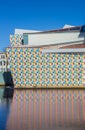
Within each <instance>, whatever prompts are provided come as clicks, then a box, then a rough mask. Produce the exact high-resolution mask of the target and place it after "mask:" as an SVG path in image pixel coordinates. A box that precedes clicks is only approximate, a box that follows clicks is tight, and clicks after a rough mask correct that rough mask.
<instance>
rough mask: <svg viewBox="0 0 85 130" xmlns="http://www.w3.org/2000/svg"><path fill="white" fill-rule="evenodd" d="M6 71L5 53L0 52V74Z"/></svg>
mask: <svg viewBox="0 0 85 130" xmlns="http://www.w3.org/2000/svg"><path fill="white" fill-rule="evenodd" d="M6 70H7V58H6V53H5V52H0V72H4V71H6Z"/></svg>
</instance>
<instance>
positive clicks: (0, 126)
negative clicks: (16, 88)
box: [0, 87, 13, 130]
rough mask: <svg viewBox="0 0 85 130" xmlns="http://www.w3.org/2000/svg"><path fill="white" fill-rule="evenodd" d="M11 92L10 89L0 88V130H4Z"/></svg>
mask: <svg viewBox="0 0 85 130" xmlns="http://www.w3.org/2000/svg"><path fill="white" fill-rule="evenodd" d="M12 96H13V90H10V88H7V89H6V88H5V87H4V88H0V130H6V123H7V120H8V116H9V112H10V105H11V102H12V99H11V98H12Z"/></svg>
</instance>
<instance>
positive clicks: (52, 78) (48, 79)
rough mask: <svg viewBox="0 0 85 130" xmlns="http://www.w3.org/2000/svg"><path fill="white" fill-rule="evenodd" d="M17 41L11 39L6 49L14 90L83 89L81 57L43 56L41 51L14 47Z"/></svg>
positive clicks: (83, 60)
mask: <svg viewBox="0 0 85 130" xmlns="http://www.w3.org/2000/svg"><path fill="white" fill-rule="evenodd" d="M21 39H22V36H21V37H19V38H18V37H16V36H14V37H12V36H11V43H12V47H11V48H7V57H8V63H9V68H10V70H11V72H12V76H13V81H14V85H15V88H32V87H33V88H41V87H43V88H46V87H47V88H63V87H67V88H70V87H74V88H75V87H85V79H84V78H85V53H50V54H43V53H42V48H29V47H24V46H23V47H18V46H17V47H15V45H16V44H18V43H19V45H20V42H21V41H20V40H21ZM17 40H18V41H17Z"/></svg>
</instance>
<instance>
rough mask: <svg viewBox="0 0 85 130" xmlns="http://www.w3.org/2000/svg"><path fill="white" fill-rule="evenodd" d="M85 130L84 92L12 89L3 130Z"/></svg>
mask: <svg viewBox="0 0 85 130" xmlns="http://www.w3.org/2000/svg"><path fill="white" fill-rule="evenodd" d="M57 129H58V130H85V90H56V89H53V90H15V92H14V97H13V102H12V106H11V111H10V114H9V118H8V121H7V127H6V130H57Z"/></svg>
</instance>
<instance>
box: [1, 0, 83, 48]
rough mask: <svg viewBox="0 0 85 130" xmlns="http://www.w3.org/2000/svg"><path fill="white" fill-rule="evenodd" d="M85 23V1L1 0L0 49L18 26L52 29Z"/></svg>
mask: <svg viewBox="0 0 85 130" xmlns="http://www.w3.org/2000/svg"><path fill="white" fill-rule="evenodd" d="M64 24H70V25H83V24H85V0H70V1H69V0H42V1H40V0H0V51H2V50H3V49H4V48H5V47H7V46H9V45H10V42H9V35H10V34H13V33H14V29H15V28H21V29H34V30H35V29H36V30H50V29H57V28H61V27H62V26H64Z"/></svg>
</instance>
